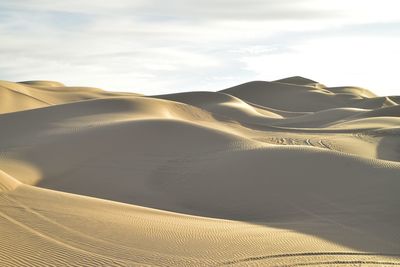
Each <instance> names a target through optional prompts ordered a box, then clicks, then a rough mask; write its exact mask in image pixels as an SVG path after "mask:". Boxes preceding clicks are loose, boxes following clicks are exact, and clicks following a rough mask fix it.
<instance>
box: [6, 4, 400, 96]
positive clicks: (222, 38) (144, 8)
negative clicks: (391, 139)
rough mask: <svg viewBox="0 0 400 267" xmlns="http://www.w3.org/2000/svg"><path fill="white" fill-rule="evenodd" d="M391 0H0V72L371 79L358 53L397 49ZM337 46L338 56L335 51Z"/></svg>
mask: <svg viewBox="0 0 400 267" xmlns="http://www.w3.org/2000/svg"><path fill="white" fill-rule="evenodd" d="M397 5H398V4H397V2H396V1H394V0H381V1H369V0H363V1H361V0H346V1H345V0H335V1H329V2H327V1H324V0H299V1H289V0H246V1H245V0H218V1H215V0H213V1H212V0H202V1H197V0H170V1H161V0H134V1H132V0H113V1H104V0H96V1H94V0H81V1H79V2H78V1H66V0H60V1H53V0H12V1H11V0H10V1H1V2H0V34H1V35H0V36H1V37H0V38H1V39H0V41H1V42H0V60H1V62H2V64H1V66H0V73H1V76H2V77H0V78H1V79H9V80H27V79H54V80H59V81H61V82H65V83H67V84H84V85H93V86H98V87H106V88H108V89H115V90H127V89H129V90H132V91H139V92H142V93H148V94H155V93H160V92H172V91H174V92H175V91H182V90H217V89H222V88H225V87H228V86H231V85H235V84H237V83H240V82H246V81H248V80H251V79H266V80H270V79H274V78H281V77H285V76H289V75H298V74H302V73H304V74H306V75H308V76H310V78H313V79H317V78H318V77H321V78H323V79H326V80H321V81H322V82H326V81H328V82H327V83H334V84H339V83H340V81H343V82H351V83H353V84H360V83H364V81H367V80H368V82H366V84H365V86H368V85H369V84H370V85H374V86H375V85H376V84H378V81H379V80H383V79H385V80H386V81H390V78H387V77H384V76H385V75H384V73H380V74H379V73H378V74H376V73H375V76H374V78H372V77H373V75H371V72H372V71H378V70H377V69H376V68H367V67H365V66H366V65H365V63H364V62H362V59H363V57H368V54H367V51H365V49H366V47H367V48H368V47H370V49H369V53H370V57H371V58H372V59H373V60H372V61H373V62H376V64H383V63H384V62H391V60H390V58H389V56H390V54H389V51H390V53H392V54H396V53H397V50H396V49H394V47H395V46H394V45H398V44H399V43H398V40H397V38H395V37H394V38H389V37H392V36H398V35H399V29H400V27H399V24H400V19H398V15H397V12H396V10H398V9H397V8H396V7H397ZM361 40H362V41H361ZM388 40H390V43H388V42H387V41H388ZM355 44H358V45H361V46H362V49H361V50H362V51H364V53H363V54H360V53H359V51H360V49H359V47H358V46H357V45H355ZM322 47H323V48H324V49H322ZM388 47H390V49H388ZM321 49H322V50H321ZM367 50H368V49H367ZM397 54H398V53H397ZM342 55H345V57H346V62H347V63H346V64H344V63H343V61H340V60H338V58H340V57H341V56H342ZM380 55H384V56H383V57H382V60H381V59H380V58H381V57H380ZM392 57H393V58H397V57H396V55H392ZM310 58H312V60H311V59H310ZM314 58H317V59H318V60H315V59H314ZM335 64H336V65H335ZM327 66H329V68H327ZM347 66H352V67H351V68H350V67H347ZM386 68H387V69H389V66H386ZM393 68H394V67H393ZM334 70H336V71H334ZM338 70H339V71H338ZM354 70H358V72H357V73H358V74H357V75H355V74H354ZM324 71H325V75H324V74H323V72H324ZM332 71H334V72H332ZM386 73H391V74H392V73H393V72H390V71H388V70H387V72H386ZM304 74H303V75H304ZM316 76H317V77H316ZM351 77H354V78H353V79H350V78H351ZM363 77H369V78H368V79H364V78H363ZM385 86H387V88H388V90H387V91H384V90H382V92H383V94H389V93H390V92H394V88H393V86H391V85H390V83H389V82H387V83H386V85H385Z"/></svg>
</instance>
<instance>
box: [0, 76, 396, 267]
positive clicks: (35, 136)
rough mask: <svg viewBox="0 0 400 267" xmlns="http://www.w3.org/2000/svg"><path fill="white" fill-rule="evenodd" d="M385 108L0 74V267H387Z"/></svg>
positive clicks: (381, 101)
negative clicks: (115, 88) (124, 89)
mask: <svg viewBox="0 0 400 267" xmlns="http://www.w3.org/2000/svg"><path fill="white" fill-rule="evenodd" d="M398 103H399V97H396V96H391V97H378V96H376V95H374V94H373V93H372V92H370V91H368V90H366V89H362V88H357V87H334V88H330V87H326V86H325V85H323V84H321V83H318V82H315V81H313V80H309V79H305V78H302V77H290V78H286V79H282V80H278V81H275V82H261V81H259V82H251V83H246V84H243V85H239V86H236V87H232V88H228V89H225V90H222V91H220V92H187V93H180V94H170V95H158V96H141V95H137V94H127V93H112V92H107V91H103V90H101V89H95V88H84V87H65V86H64V85H63V84H60V83H57V82H51V81H31V82H22V83H13V82H6V81H1V82H0V113H2V114H0V129H1V131H0V169H1V171H0V207H1V208H0V233H1V234H2V238H1V239H0V266H14V265H15V266H25V265H34V266H35V265H36V266H43V265H48V266H65V265H70V266H134V265H139V266H143V265H146V264H147V265H161V266H171V265H181V266H187V265H200V266H209V265H215V266H219V265H256V266H257V265H258V266H288V265H290V266H303V265H318V266H323V265H329V266H332V265H336V266H337V265H340V266H343V265H349V266H354V265H357V264H363V266H364V265H365V266H376V265H387V266H389V265H390V266H392V265H400V235H399V232H398V226H399V225H400V209H399V208H398V207H399V203H400V198H399V194H398V190H399V188H400V149H399V148H400V138H399V136H400V109H399V108H400V106H399V104H398ZM16 111H18V112H16ZM53 190H56V191H53ZM61 191H63V192H68V193H63V192H61ZM70 193H72V194H70ZM88 196H90V197H88ZM110 200H111V201H110ZM197 216H200V217H197Z"/></svg>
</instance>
